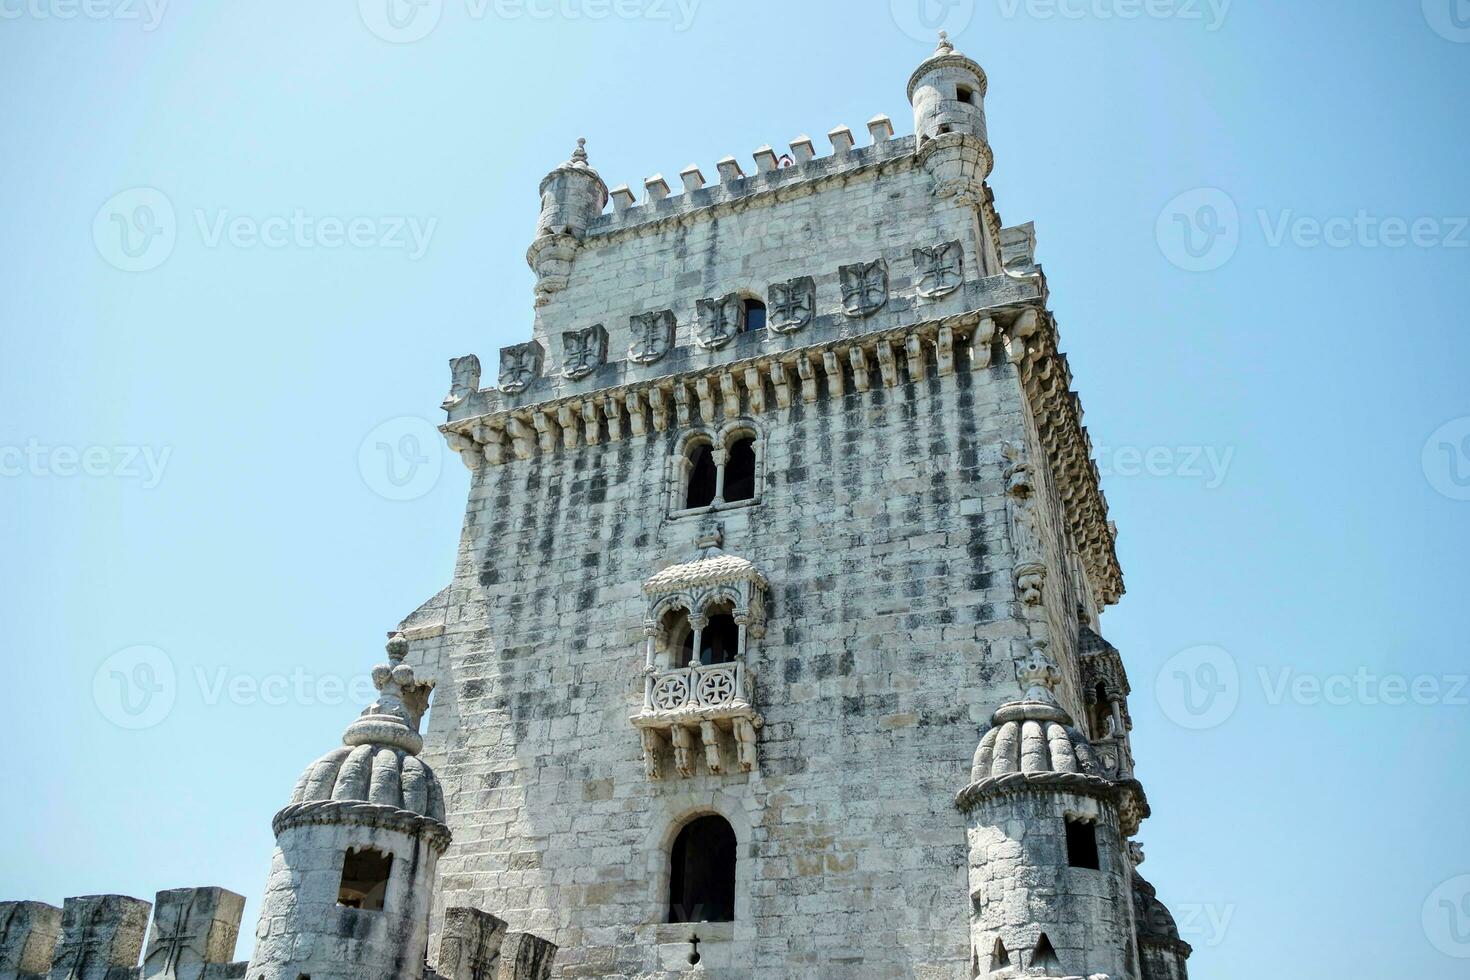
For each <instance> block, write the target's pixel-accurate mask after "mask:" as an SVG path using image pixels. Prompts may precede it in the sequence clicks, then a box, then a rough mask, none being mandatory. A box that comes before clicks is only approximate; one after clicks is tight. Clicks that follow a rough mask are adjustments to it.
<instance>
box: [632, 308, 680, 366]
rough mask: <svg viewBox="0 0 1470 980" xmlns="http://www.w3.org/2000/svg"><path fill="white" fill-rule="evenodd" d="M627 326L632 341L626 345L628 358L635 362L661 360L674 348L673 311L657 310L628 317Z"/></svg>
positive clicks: (647, 362)
mask: <svg viewBox="0 0 1470 980" xmlns="http://www.w3.org/2000/svg"><path fill="white" fill-rule="evenodd" d="M628 327H629V330H630V332H631V333H632V336H633V343H632V344H631V345H629V347H628V360H630V361H632V362H633V363H635V364H652V363H653V362H654V361H660V360H663V358H664V355H666V354H667V353H668V352H669V351H671V350H673V349H674V311H673V310H658V311H657V312H654V313H640V314H638V315H637V316H634V317H629V319H628Z"/></svg>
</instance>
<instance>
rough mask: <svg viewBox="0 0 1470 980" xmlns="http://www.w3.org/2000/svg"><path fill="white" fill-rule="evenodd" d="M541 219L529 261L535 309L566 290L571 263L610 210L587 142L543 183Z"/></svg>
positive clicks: (603, 184)
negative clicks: (590, 228) (596, 220)
mask: <svg viewBox="0 0 1470 980" xmlns="http://www.w3.org/2000/svg"><path fill="white" fill-rule="evenodd" d="M540 193H541V215H540V217H539V218H537V220H536V240H535V241H533V242H532V243H531V248H530V250H529V251H527V252H526V261H527V262H528V263H529V264H530V266H531V269H532V270H533V271H534V272H535V273H536V305H537V306H538V307H540V306H544V305H546V303H547V301H548V300H549V299H550V297H551V294H552V293H555V292H559V291H560V290H562V289H565V288H566V285H567V279H568V277H569V276H570V275H571V271H572V260H573V259H574V258H575V257H576V254H577V249H578V248H580V247H581V244H582V238H583V236H584V235H586V233H587V226H588V225H589V224H591V223H592V219H594V218H596V217H597V216H598V215H600V214H602V210H603V208H605V207H606V206H607V184H605V183H603V180H602V177H601V176H599V175H598V173H597V171H596V170H593V169H592V167H590V166H589V165H588V163H587V140H586V139H578V140H577V148H576V149H575V150H573V151H572V158H571V159H570V160H568V161H567V162H566V163H563V164H562V165H561V166H559V167H557V168H556V169H555V170H553V171H552V172H551V173H549V174H547V175H546V177H545V178H544V179H543V180H542V181H541V189H540Z"/></svg>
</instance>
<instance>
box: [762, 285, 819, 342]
mask: <svg viewBox="0 0 1470 980" xmlns="http://www.w3.org/2000/svg"><path fill="white" fill-rule="evenodd" d="M769 298H770V305H769V308H768V310H767V324H766V325H767V326H768V327H769V328H770V329H772V330H774V331H776V333H795V332H796V331H798V330H800V329H801V328H802V327H804V326H806V325H807V324H808V323H811V322H812V315H813V313H815V311H816V308H817V286H816V283H815V281H813V279H812V277H811V276H798V277H797V278H795V279H790V280H787V281H786V282H776V283H772V284H771V289H770V296H769Z"/></svg>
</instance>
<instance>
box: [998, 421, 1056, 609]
mask: <svg viewBox="0 0 1470 980" xmlns="http://www.w3.org/2000/svg"><path fill="white" fill-rule="evenodd" d="M1002 453H1003V454H1004V456H1005V459H1006V471H1005V477H1006V496H1007V498H1008V499H1007V512H1008V516H1009V518H1010V527H1011V540H1012V543H1013V544H1014V545H1015V552H1016V565H1015V568H1014V569H1013V571H1012V577H1013V578H1014V580H1015V585H1016V593H1017V596H1018V597H1019V598H1020V600H1021V602H1022V603H1024V604H1025V605H1027V606H1039V605H1041V602H1042V599H1043V597H1044V596H1045V591H1046V573H1047V566H1046V561H1045V557H1044V555H1045V551H1044V547H1043V544H1042V536H1041V516H1040V514H1038V513H1037V508H1036V500H1035V495H1034V493H1033V487H1032V483H1031V480H1032V475H1031V464H1030V462H1029V461H1027V459H1026V455H1025V452H1024V451H1023V450H1022V449H1021V447H1020V446H1017V445H1016V444H1015V443H1010V442H1008V443H1005V444H1004V446H1002Z"/></svg>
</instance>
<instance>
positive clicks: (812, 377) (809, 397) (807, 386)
mask: <svg viewBox="0 0 1470 980" xmlns="http://www.w3.org/2000/svg"><path fill="white" fill-rule="evenodd" d="M796 376H797V377H799V378H800V379H801V400H802V401H804V402H814V401H816V400H817V371H816V368H814V367H812V359H811V358H810V357H809V356H807V355H805V354H803V355H801V356H800V357H798V358H797V359H796Z"/></svg>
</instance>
